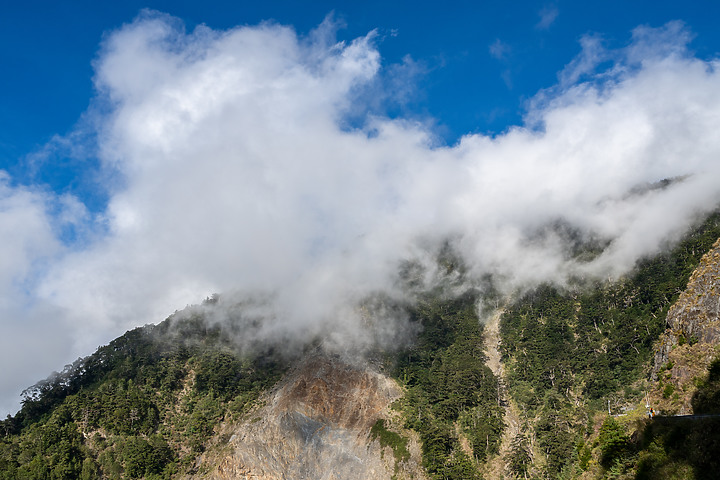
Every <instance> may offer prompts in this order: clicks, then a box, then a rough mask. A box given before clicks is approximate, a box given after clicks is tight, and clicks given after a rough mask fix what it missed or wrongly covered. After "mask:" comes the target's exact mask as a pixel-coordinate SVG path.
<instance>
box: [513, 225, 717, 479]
mask: <svg viewBox="0 0 720 480" xmlns="http://www.w3.org/2000/svg"><path fill="white" fill-rule="evenodd" d="M718 237H720V214H718V213H716V214H714V215H712V216H710V217H709V218H708V219H707V220H706V221H705V222H704V223H703V224H702V225H701V226H699V227H698V228H696V229H695V230H694V231H693V232H691V234H690V235H688V236H687V237H686V238H685V239H684V240H683V241H681V242H680V243H679V244H678V245H677V246H676V247H675V248H674V249H672V250H671V251H669V252H667V253H664V254H661V255H659V256H656V257H653V258H648V259H645V260H643V261H641V262H639V264H638V265H637V267H636V269H635V270H634V272H633V273H632V274H630V275H628V276H627V277H626V278H624V279H622V280H621V281H619V282H615V283H602V284H592V285H587V284H582V285H577V286H576V287H574V288H573V289H569V290H561V289H559V288H557V287H555V286H552V285H542V286H540V287H538V288H536V289H534V290H532V291H530V292H528V293H526V294H524V295H523V296H522V297H520V298H519V299H518V300H517V301H515V302H514V303H513V304H511V305H509V306H508V307H507V308H506V311H505V313H504V315H503V318H502V322H501V335H502V353H503V356H504V358H505V361H506V366H507V370H506V371H507V374H508V380H509V384H510V393H511V395H512V396H513V398H514V400H515V401H516V402H517V404H518V405H520V406H521V407H522V408H523V409H524V412H525V415H526V418H527V419H528V421H530V422H531V423H532V425H533V427H534V431H535V434H536V436H537V443H538V445H539V446H540V448H541V451H542V452H543V453H544V455H545V461H546V462H545V464H544V466H543V471H542V472H540V473H541V474H542V475H543V476H545V477H548V478H561V477H562V478H572V477H575V476H577V475H578V474H579V472H582V471H584V470H587V469H588V468H589V465H590V458H588V455H589V450H588V448H587V447H585V446H583V447H581V448H578V447H577V445H585V442H586V441H587V440H588V438H589V435H590V434H591V432H589V431H588V430H587V428H586V426H587V425H588V423H589V421H590V418H591V417H592V416H594V414H595V412H599V411H607V409H608V408H611V410H612V412H613V413H614V414H619V413H622V410H620V407H621V406H623V405H632V404H637V403H639V402H640V401H641V397H642V395H641V394H640V392H639V391H637V390H636V389H634V388H633V385H634V384H636V382H638V381H641V380H642V379H643V378H645V376H646V374H647V369H648V365H649V363H650V360H651V357H652V354H653V344H654V342H655V341H656V340H657V339H658V337H659V335H660V334H661V333H662V332H663V331H664V329H665V317H666V314H667V311H668V309H669V308H670V306H671V305H672V304H673V303H674V302H675V300H676V299H677V297H678V295H679V294H680V292H682V291H683V290H684V289H685V287H686V285H687V282H688V279H689V277H690V275H691V274H692V272H693V271H694V269H695V268H696V267H697V265H698V263H699V261H700V258H701V257H702V255H703V254H704V253H706V252H707V251H708V250H709V249H710V247H711V246H712V244H713V243H714V242H715V240H717V239H718ZM692 341H693V342H696V341H697V339H692ZM717 378H720V366H718V372H717V376H713V374H711V375H710V376H709V377H708V380H707V382H706V383H707V386H708V388H707V389H706V390H703V392H704V393H702V394H698V396H697V397H696V399H695V401H696V403H697V404H698V405H708V407H707V408H717V407H710V406H712V405H715V406H716V405H718V403H717V402H718V397H716V396H714V395H716V394H715V393H713V392H716V391H720V388H718V389H717V390H712V388H713V387H711V385H717V384H720V381H718V380H717ZM716 388H717V387H716ZM673 394H674V387H673V385H672V384H668V385H666V386H665V389H664V391H663V395H664V396H665V397H670V396H672V395H673ZM704 395H705V396H704ZM627 428H628V427H626V426H620V425H619V424H618V423H617V422H614V421H612V420H611V419H610V420H607V421H606V422H605V423H603V425H602V427H601V430H600V437H599V439H598V442H599V444H597V445H596V446H598V447H599V449H598V450H597V451H596V455H597V457H598V461H599V463H600V464H601V465H602V467H603V469H604V471H605V474H606V475H607V476H609V477H612V476H613V475H627V474H628V472H629V471H631V470H632V468H633V462H634V461H635V459H636V455H637V452H636V450H635V447H634V446H632V445H630V443H629V437H628V434H627V432H625V430H626V429H627ZM653 448H656V449H657V448H659V447H658V446H657V445H655V447H653ZM522 459H523V455H522V451H521V450H519V453H518V454H517V461H516V462H515V464H516V467H515V469H516V471H517V472H518V473H523V472H524V470H523V465H524V463H523V460H522ZM645 464H647V462H646V463H644V465H645ZM645 468H646V469H647V467H645ZM623 472H624V473H623ZM647 478H650V477H647Z"/></svg>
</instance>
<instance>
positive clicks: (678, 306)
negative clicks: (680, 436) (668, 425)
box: [651, 240, 720, 414]
mask: <svg viewBox="0 0 720 480" xmlns="http://www.w3.org/2000/svg"><path fill="white" fill-rule="evenodd" d="M667 326H668V328H667V330H666V331H665V332H664V333H663V334H662V335H661V337H660V341H659V342H658V348H657V351H656V353H655V358H654V364H653V370H652V375H653V379H654V380H657V381H656V382H654V383H653V389H652V391H651V398H652V399H653V404H655V405H657V408H658V410H659V411H662V412H666V413H680V414H689V413H692V411H693V409H692V405H691V400H692V398H693V394H694V393H695V391H696V389H697V383H698V380H699V379H700V377H701V376H702V375H704V374H705V372H706V371H707V369H708V367H709V365H710V362H711V361H712V360H713V359H714V358H716V357H717V356H718V354H720V240H719V241H717V242H715V245H713V248H712V249H711V250H710V251H709V252H708V253H707V254H705V256H703V258H702V260H701V262H700V265H699V266H698V268H697V269H696V270H695V272H693V274H692V276H691V277H690V281H689V282H688V286H687V288H686V289H685V291H684V292H683V293H682V294H681V295H680V297H679V298H678V300H677V302H675V304H674V305H673V306H672V308H671V309H670V311H669V312H668V315H667Z"/></svg>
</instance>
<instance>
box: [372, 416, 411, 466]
mask: <svg viewBox="0 0 720 480" xmlns="http://www.w3.org/2000/svg"><path fill="white" fill-rule="evenodd" d="M370 436H371V437H372V438H373V439H378V440H379V441H380V446H381V447H383V448H384V447H390V448H392V451H393V455H394V456H395V461H396V462H403V461H407V460H408V459H409V458H410V452H409V451H408V449H407V442H408V440H407V438H405V437H403V436H401V435H399V434H397V433H395V432H391V431H390V430H388V429H387V428H385V420H383V419H379V420H378V421H377V422H375V425H373V426H372V428H371V429H370Z"/></svg>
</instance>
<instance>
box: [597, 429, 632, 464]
mask: <svg viewBox="0 0 720 480" xmlns="http://www.w3.org/2000/svg"><path fill="white" fill-rule="evenodd" d="M598 441H599V443H600V454H601V456H600V461H601V462H602V464H603V465H604V466H605V467H610V466H611V465H612V464H613V463H615V462H616V461H617V460H619V459H620V458H622V457H623V456H624V455H625V454H626V453H627V452H628V451H629V450H630V437H629V436H628V435H627V433H625V429H624V428H623V427H622V426H621V425H620V424H619V423H618V422H617V420H615V419H614V418H612V417H608V418H606V419H605V421H604V422H603V424H602V426H601V427H600V436H599V437H598Z"/></svg>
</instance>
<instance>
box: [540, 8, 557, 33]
mask: <svg viewBox="0 0 720 480" xmlns="http://www.w3.org/2000/svg"><path fill="white" fill-rule="evenodd" d="M559 14H560V11H559V10H558V8H557V6H555V5H546V6H544V7H543V8H542V9H541V10H540V12H538V15H539V16H540V20H538V23H537V24H536V25H535V28H537V29H538V30H547V29H548V28H550V27H551V26H552V24H553V23H555V20H556V19H557V17H558V15H559Z"/></svg>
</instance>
